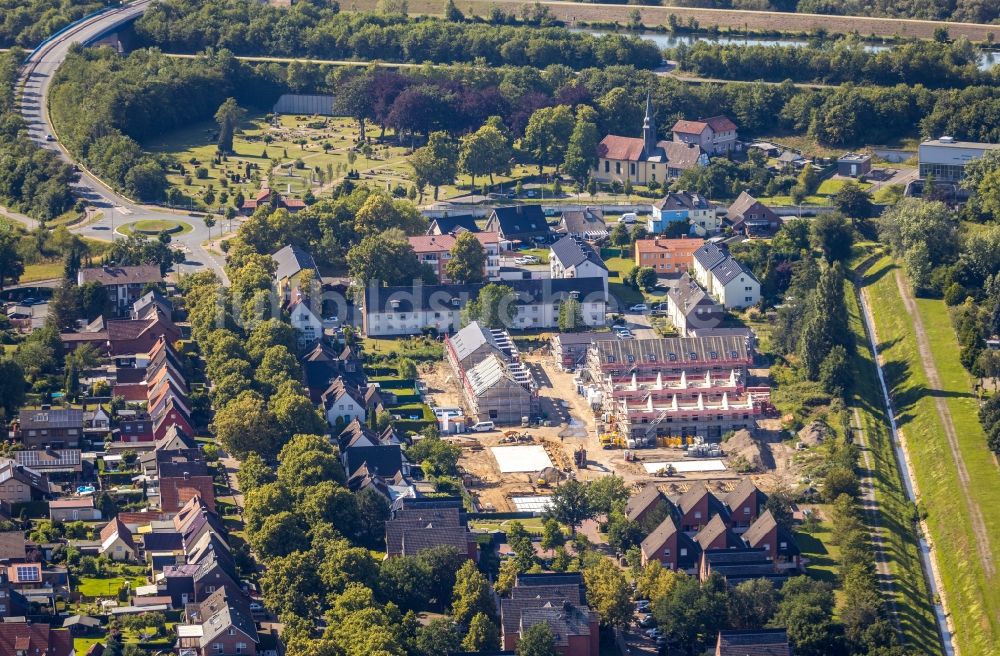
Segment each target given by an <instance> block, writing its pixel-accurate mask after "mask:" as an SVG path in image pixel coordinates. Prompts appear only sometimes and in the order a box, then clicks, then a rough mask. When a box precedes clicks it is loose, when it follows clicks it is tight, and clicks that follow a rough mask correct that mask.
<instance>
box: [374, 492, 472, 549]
mask: <svg viewBox="0 0 1000 656" xmlns="http://www.w3.org/2000/svg"><path fill="white" fill-rule="evenodd" d="M396 504H398V506H397V507H395V509H394V510H392V513H391V516H390V518H389V520H388V521H386V523H385V542H386V557H387V558H393V557H396V556H415V555H417V554H419V553H420V552H422V551H424V550H426V549H431V548H433V547H442V546H443V547H454V548H455V549H456V550H457V551H458V552H459V554H460V555H461V556H462V557H464V558H469V559H471V560H478V558H479V548H478V544H477V542H476V539H475V537H474V536H473V535H472V533H471V532H470V531H469V526H468V519H467V518H466V515H465V511H464V510H462V508H461V507H460V506H459V507H456V506H455V502H454V499H430V500H423V499H415V498H401V499H398V500H397V501H396Z"/></svg>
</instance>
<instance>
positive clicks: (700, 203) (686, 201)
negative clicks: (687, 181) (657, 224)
mask: <svg viewBox="0 0 1000 656" xmlns="http://www.w3.org/2000/svg"><path fill="white" fill-rule="evenodd" d="M653 207H655V208H656V209H658V210H666V211H668V212H670V211H672V210H707V209H709V208H711V207H712V204H711V203H709V202H708V199H707V198H705V197H704V196H702V195H701V194H699V193H697V192H689V191H671V192H670V193H668V194H667V195H666V196H664V197H663V198H661V199H660V200H658V201H656V202H655V203H653Z"/></svg>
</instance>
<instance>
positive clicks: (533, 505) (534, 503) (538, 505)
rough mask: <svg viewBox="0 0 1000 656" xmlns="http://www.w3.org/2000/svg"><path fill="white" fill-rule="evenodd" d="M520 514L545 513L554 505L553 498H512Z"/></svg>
mask: <svg viewBox="0 0 1000 656" xmlns="http://www.w3.org/2000/svg"><path fill="white" fill-rule="evenodd" d="M510 500H511V501H513V502H514V506H515V507H516V508H517V510H518V512H537V513H540V512H545V511H546V510H548V509H549V506H551V505H552V497H511V498H510Z"/></svg>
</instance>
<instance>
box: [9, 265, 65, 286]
mask: <svg viewBox="0 0 1000 656" xmlns="http://www.w3.org/2000/svg"><path fill="white" fill-rule="evenodd" d="M62 274H63V263H62V261H61V260H56V261H54V262H39V263H38V264H27V265H25V267H24V273H23V274H22V275H21V278H20V280H19V281H18V282H21V283H26V282H36V281H38V280H51V279H52V278H61V277H62Z"/></svg>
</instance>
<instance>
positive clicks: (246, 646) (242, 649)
mask: <svg viewBox="0 0 1000 656" xmlns="http://www.w3.org/2000/svg"><path fill="white" fill-rule="evenodd" d="M185 619H186V620H187V621H186V623H183V624H178V625H177V648H178V649H177V653H178V654H179V656H218V655H225V656H229V655H232V654H246V655H248V656H255V655H256V654H257V645H258V643H259V642H260V639H259V638H258V635H257V625H256V624H255V623H254V619H253V612H252V611H251V610H250V600H249V599H248V598H247V596H246V595H245V594H243V592H242V591H240V590H239V589H237V588H234V587H230V586H223V587H221V588H219V589H218V590H216V591H215V592H213V593H212V594H211V595H209V596H208V598H206V599H205V600H204V601H202V602H201V603H192V604H188V605H187V606H186V608H185Z"/></svg>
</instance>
